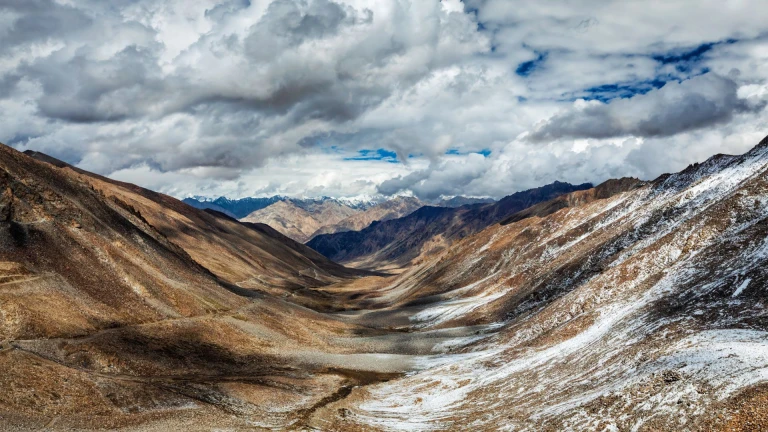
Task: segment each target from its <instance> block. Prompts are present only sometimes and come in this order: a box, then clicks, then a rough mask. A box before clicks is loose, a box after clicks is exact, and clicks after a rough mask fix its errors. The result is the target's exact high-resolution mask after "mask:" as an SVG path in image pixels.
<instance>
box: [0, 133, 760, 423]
mask: <svg viewBox="0 0 768 432" xmlns="http://www.w3.org/2000/svg"><path fill="white" fill-rule="evenodd" d="M562 185H563V184H560V186H562ZM556 186H557V184H556ZM569 187H570V188H571V189H570V190H560V189H558V190H557V191H556V192H557V193H554V191H549V192H548V191H544V192H547V193H550V192H552V195H546V196H544V194H543V193H542V194H540V195H537V196H536V198H535V199H532V198H531V196H530V195H528V196H526V197H520V196H518V198H519V199H518V200H517V201H514V202H511V201H507V202H506V203H507V204H509V206H508V207H503V209H505V210H503V211H502V210H498V209H499V208H502V207H499V204H501V203H505V201H504V200H502V201H500V202H499V203H496V204H476V205H475V206H478V207H477V208H479V209H480V208H483V209H485V210H483V211H485V213H483V212H482V211H481V212H480V213H475V214H473V216H472V218H468V219H466V221H467V222H466V224H465V225H464V226H465V229H464V230H463V231H462V229H461V228H462V223H463V222H461V220H462V219H461V218H459V219H458V221H457V220H456V219H451V225H450V226H451V227H452V228H451V231H450V232H451V233H454V232H455V233H459V232H461V233H462V234H461V235H459V234H456V235H451V236H450V237H449V239H450V244H449V246H450V247H435V248H426V249H425V248H424V247H422V246H420V247H419V248H411V249H409V251H410V252H409V254H405V255H400V256H403V257H407V258H408V263H409V265H407V266H405V267H404V268H403V269H402V272H401V273H399V274H397V275H393V274H389V273H386V272H373V271H367V270H357V269H353V268H347V267H343V266H342V265H340V264H336V263H334V262H332V261H330V260H329V259H327V258H326V257H324V256H323V255H321V254H319V253H318V252H315V251H314V250H312V249H310V248H309V247H307V246H305V245H302V244H301V243H298V242H296V241H294V240H291V239H289V238H287V237H285V236H283V235H282V234H280V233H279V232H277V231H275V230H273V229H271V228H269V227H268V226H265V225H262V224H254V223H244V222H240V221H238V220H236V219H233V218H231V217H230V216H227V215H225V214H223V213H219V212H216V211H211V210H200V209H195V208H192V207H190V206H188V205H186V204H184V203H182V202H180V201H178V200H176V199H174V198H171V197H168V196H165V195H162V194H158V193H154V192H151V191H148V190H146V189H142V188H139V187H137V186H134V185H130V184H126V183H120V182H116V181H112V180H109V179H106V178H103V177H100V176H97V175H94V174H90V173H87V172H84V171H81V170H78V169H76V168H73V167H71V166H69V165H67V164H64V163H63V162H60V161H57V160H55V159H52V158H49V157H47V156H45V155H43V154H40V153H33V152H31V153H30V154H22V153H19V152H17V151H15V150H12V149H10V148H8V147H5V146H1V147H0V193H1V194H0V340H1V341H2V342H0V344H1V346H0V368H1V369H2V370H3V373H2V374H0V382H2V388H3V390H4V391H3V392H0V429H3V430H24V431H26V430H54V431H68V430H122V431H155V430H163V431H165V430H169V431H198V430H199V431H208V430H235V431H239V430H322V431H326V430H331V431H368V430H386V431H391V430H446V431H448V430H479V431H485V430H515V431H520V430H525V431H542V430H553V431H554V430H573V431H582V430H600V431H602V430H621V431H623V430H633V431H661V430H690V431H711V430H723V431H738V430H749V431H758V430H767V429H768V418H767V417H766V415H765V413H766V412H768V405H766V404H767V403H768V384H767V383H768V313H767V312H766V304H765V301H766V294H768V293H767V292H766V288H767V287H768V270H766V269H768V262H767V261H768V139H766V140H763V141H762V142H761V143H760V144H759V145H757V146H756V147H755V148H754V149H753V150H751V151H750V152H748V153H746V154H744V155H740V156H729V155H716V156H713V157H712V158H710V159H709V160H707V161H704V162H702V163H699V164H695V165H692V166H690V167H688V168H687V169H686V170H684V171H682V172H680V173H676V174H671V175H665V176H662V177H660V178H658V179H655V180H652V181H640V180H636V179H620V180H611V181H608V182H606V183H603V184H601V185H598V186H597V187H594V188H589V187H588V186H586V185H582V187H579V186H577V187H573V186H569ZM540 192H541V191H540ZM513 196H515V195H513ZM507 204H501V205H502V206H506V205H507ZM513 205H515V206H518V207H514V210H513V211H512V210H509V209H512V208H513V207H512V206H513ZM488 206H490V207H488ZM493 206H495V207H493ZM466 208H467V207H463V209H466ZM469 208H474V207H472V206H470V207H469ZM460 209H462V208H460ZM448 210H450V209H448ZM448 210H446V211H448ZM450 211H454V210H450ZM418 213H419V211H417V212H415V213H413V214H411V216H413V215H417V214H418ZM465 213H466V210H460V213H456V214H465ZM409 217H410V216H409ZM441 220H442V219H441ZM478 221H480V222H478ZM486 221H488V222H487V223H486ZM391 222H393V221H388V222H382V223H379V224H378V225H383V224H385V223H391ZM420 223H422V224H423V225H425V226H428V222H420ZM481 225H482V226H481ZM420 226H421V225H420ZM374 227H375V226H374ZM368 229H370V228H368ZM429 229H433V228H429ZM434 229H435V230H436V231H435V232H437V231H440V232H448V231H446V230H445V224H443V225H441V226H440V227H439V228H434ZM421 231H425V232H426V231H429V230H427V229H424V228H421ZM429 232H431V231H429ZM336 235H338V234H336ZM318 238H322V236H321V237H318ZM311 244H312V242H310V245H311ZM414 251H415V252H414ZM424 251H427V253H422V252H424ZM384 255H386V254H384ZM384 255H382V256H384ZM367 264H373V261H369V262H368V263H367ZM366 267H368V268H373V267H375V266H373V265H367V266H366Z"/></svg>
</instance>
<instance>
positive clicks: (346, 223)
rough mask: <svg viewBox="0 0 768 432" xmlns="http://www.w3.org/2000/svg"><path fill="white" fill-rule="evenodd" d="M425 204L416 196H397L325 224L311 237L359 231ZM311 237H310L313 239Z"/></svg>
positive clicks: (409, 212) (405, 214) (410, 211)
mask: <svg viewBox="0 0 768 432" xmlns="http://www.w3.org/2000/svg"><path fill="white" fill-rule="evenodd" d="M423 206H424V204H423V203H422V202H421V201H419V199H418V198H414V197H395V198H392V199H391V200H387V201H384V202H382V203H380V204H378V205H375V206H373V207H371V208H369V209H367V210H365V211H363V212H360V213H357V214H354V215H352V216H349V217H348V218H345V219H343V220H341V221H340V222H338V223H335V224H333V225H325V226H323V227H321V228H320V229H318V230H317V231H315V232H314V233H313V234H312V237H311V238H314V237H317V236H319V235H322V234H333V233H337V232H345V231H359V230H361V229H363V228H365V227H367V226H368V225H370V224H371V223H372V222H374V221H387V220H390V219H397V218H401V217H403V216H407V215H409V214H411V213H413V212H414V211H416V210H417V209H419V208H421V207H423ZM311 238H310V239H311Z"/></svg>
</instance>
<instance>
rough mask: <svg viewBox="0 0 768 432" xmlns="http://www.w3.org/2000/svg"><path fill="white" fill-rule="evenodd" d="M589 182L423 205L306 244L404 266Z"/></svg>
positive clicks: (364, 262)
mask: <svg viewBox="0 0 768 432" xmlns="http://www.w3.org/2000/svg"><path fill="white" fill-rule="evenodd" d="M590 187H591V185H590V184H583V185H571V184H568V183H561V182H555V183H553V184H551V185H547V186H543V187H540V188H536V189H531V190H528V191H524V192H518V193H515V194H513V195H510V196H508V197H505V198H503V199H501V200H500V201H498V202H495V203H490V204H474V205H466V206H462V207H458V208H446V207H429V206H427V207H422V208H420V209H419V210H417V211H415V212H413V213H411V214H410V215H408V216H405V217H402V218H398V219H393V220H389V221H385V222H379V223H375V224H372V225H370V226H369V227H367V228H365V229H363V230H361V231H349V232H341V233H336V234H326V235H319V236H317V237H315V238H313V239H312V240H311V241H309V242H308V243H307V245H308V246H310V247H312V248H313V249H315V250H316V251H318V252H320V253H321V254H323V255H325V256H326V257H328V258H330V259H332V260H334V261H337V262H345V263H351V262H355V263H356V265H359V266H362V267H377V266H382V265H387V264H395V265H398V266H403V265H406V264H407V263H409V262H410V261H412V260H414V259H416V258H417V257H419V256H422V255H428V254H434V253H436V252H438V251H441V250H443V249H444V248H446V247H447V246H449V245H451V244H452V242H454V241H456V240H459V239H461V238H464V237H466V236H468V235H470V234H474V233H476V232H478V231H480V230H482V229H483V228H485V227H487V226H489V225H491V224H494V223H496V222H499V221H500V220H502V219H504V218H506V217H509V216H510V215H512V214H514V213H516V212H518V211H520V210H523V209H525V208H528V207H530V206H532V205H534V204H538V203H541V202H544V201H548V200H550V199H552V198H555V197H557V196H560V195H562V194H565V193H568V192H572V191H575V190H584V189H589V188H590Z"/></svg>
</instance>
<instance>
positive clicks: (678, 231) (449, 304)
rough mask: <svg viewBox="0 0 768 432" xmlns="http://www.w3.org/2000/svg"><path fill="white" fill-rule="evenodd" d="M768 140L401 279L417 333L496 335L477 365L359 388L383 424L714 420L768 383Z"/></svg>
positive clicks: (490, 234)
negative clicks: (425, 301) (458, 330)
mask: <svg viewBox="0 0 768 432" xmlns="http://www.w3.org/2000/svg"><path fill="white" fill-rule="evenodd" d="M767 168H768V145H765V143H762V144H761V145H760V146H758V147H756V148H755V149H753V150H752V151H751V152H749V153H747V154H746V155H743V156H739V157H736V156H716V157H714V158H712V159H710V160H709V161H707V162H705V163H702V164H699V165H696V166H692V167H689V169H687V170H685V171H683V172H681V173H678V174H674V175H671V176H668V177H666V178H662V179H659V180H657V181H655V182H652V183H650V184H647V185H646V186H644V187H642V188H640V189H637V190H635V191H631V192H627V193H624V194H621V195H617V196H614V197H612V198H610V199H606V200H600V201H595V202H592V203H589V204H587V205H584V206H582V207H578V208H571V209H564V210H561V211H560V212H558V213H555V214H553V215H551V216H549V217H546V218H541V219H540V218H530V219H526V220H523V221H520V222H517V223H513V224H510V225H508V226H494V227H491V228H489V229H487V230H485V231H483V232H481V233H479V234H478V235H475V236H473V237H470V238H468V239H465V240H464V241H462V242H461V243H459V244H458V245H457V246H456V247H455V248H454V249H453V250H451V251H449V252H447V253H445V254H443V255H442V256H441V257H437V258H435V259H434V260H433V261H431V262H429V263H426V264H424V266H422V267H421V268H418V269H415V270H413V271H411V272H409V273H407V274H406V275H404V278H406V279H405V280H403V281H401V282H400V283H399V284H396V289H395V290H393V292H392V293H390V297H392V298H396V297H397V296H401V297H402V299H403V301H404V302H405V301H407V300H408V299H410V298H414V297H415V296H416V293H420V294H421V295H431V296H433V297H434V298H437V299H439V300H440V301H438V302H436V303H432V304H429V305H427V306H423V307H421V308H419V309H418V311H417V312H416V313H414V314H413V316H412V317H411V320H412V321H413V322H414V324H415V327H416V328H445V327H451V326H461V325H467V324H492V323H496V325H497V326H501V325H503V328H502V329H501V330H500V331H499V332H498V333H497V334H496V335H494V336H491V337H487V338H484V339H482V340H480V341H478V342H477V343H475V345H474V346H472V347H470V348H466V349H465V351H466V352H471V353H472V354H473V355H471V356H469V357H464V358H461V357H460V358H458V360H456V361H449V362H446V363H445V364H443V365H440V366H435V367H432V368H430V369H427V370H424V371H421V372H419V373H415V374H413V375H411V376H409V377H406V378H403V379H399V380H394V381H390V382H387V383H382V384H379V385H376V386H372V387H368V388H365V389H360V390H357V391H355V392H353V395H352V397H350V398H348V399H347V400H346V401H345V402H344V407H346V409H348V410H349V412H350V413H351V414H350V415H349V416H348V417H347V418H346V420H345V421H347V422H355V423H356V424H358V425H361V426H363V427H376V428H379V429H385V430H442V429H455V428H457V427H459V426H460V427H461V428H464V429H466V428H470V429H475V430H485V429H491V430H541V429H542V428H545V427H546V428H552V429H554V430H561V429H563V430H645V429H654V428H655V429H670V428H678V429H679V428H683V429H691V430H708V429H713V428H716V427H719V426H722V425H720V424H719V423H718V421H721V420H720V417H718V416H717V414H718V413H723V412H724V410H725V409H726V408H727V401H728V399H729V398H730V397H732V396H733V395H735V394H737V393H738V392H739V391H741V390H743V389H745V388H747V387H749V386H753V385H756V384H758V383H762V382H765V381H766V380H767V379H768V313H766V308H765V303H764V299H765V298H766V296H765V294H766V285H768V283H767V281H768V271H767V270H765V269H766V268H768V262H767V261H768V219H766V218H767V217H768V178H767V176H766V169H767Z"/></svg>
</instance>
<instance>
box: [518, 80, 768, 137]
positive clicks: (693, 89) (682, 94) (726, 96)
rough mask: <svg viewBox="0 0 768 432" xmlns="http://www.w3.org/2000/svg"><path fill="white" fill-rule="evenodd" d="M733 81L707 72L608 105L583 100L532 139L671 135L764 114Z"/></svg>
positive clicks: (543, 126) (558, 116)
mask: <svg viewBox="0 0 768 432" xmlns="http://www.w3.org/2000/svg"><path fill="white" fill-rule="evenodd" d="M737 90H738V85H737V84H736V83H735V82H734V81H733V80H731V79H728V78H725V77H721V76H719V75H716V74H712V73H709V74H706V75H701V76H697V77H694V78H691V79H689V80H685V81H683V82H681V83H677V82H669V83H667V84H665V85H664V86H663V87H661V88H659V89H655V90H651V91H650V92H648V93H646V94H640V95H637V96H634V97H632V98H628V99H614V100H611V101H609V102H608V103H603V102H600V101H597V100H595V101H590V102H585V101H584V100H578V101H577V102H576V103H575V104H574V106H573V107H572V108H571V109H568V110H566V111H564V112H561V113H558V114H556V115H555V116H554V117H552V118H550V119H549V120H547V121H546V122H545V123H544V124H543V125H541V126H539V127H538V128H537V129H536V130H535V131H534V132H533V133H531V135H530V139H531V140H533V141H539V142H541V141H552V140H557V139H561V138H598V139H601V138H614V137H621V136H636V137H667V136H672V135H675V134H678V133H681V132H686V131H689V130H693V129H699V128H704V127H709V126H713V125H717V124H722V123H725V122H728V121H730V120H731V119H732V118H733V116H734V115H735V114H738V113H741V112H745V111H747V110H760V109H762V108H763V106H764V104H758V105H757V106H750V105H749V104H748V103H747V101H746V100H744V99H741V98H739V96H738V95H737Z"/></svg>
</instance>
